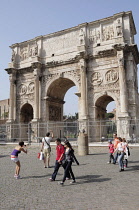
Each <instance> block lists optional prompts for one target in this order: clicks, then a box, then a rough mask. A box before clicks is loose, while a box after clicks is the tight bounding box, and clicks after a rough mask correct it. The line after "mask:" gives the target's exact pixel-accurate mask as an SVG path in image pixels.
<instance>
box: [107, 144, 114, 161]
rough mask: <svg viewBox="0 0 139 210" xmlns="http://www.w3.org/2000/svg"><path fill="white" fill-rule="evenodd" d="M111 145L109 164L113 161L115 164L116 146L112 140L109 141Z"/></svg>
mask: <svg viewBox="0 0 139 210" xmlns="http://www.w3.org/2000/svg"><path fill="white" fill-rule="evenodd" d="M108 143H109V145H108V147H109V162H107V163H111V161H112V160H113V162H114V156H113V153H114V144H113V143H112V141H111V140H109V141H108Z"/></svg>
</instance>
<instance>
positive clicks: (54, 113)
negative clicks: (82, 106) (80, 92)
mask: <svg viewBox="0 0 139 210" xmlns="http://www.w3.org/2000/svg"><path fill="white" fill-rule="evenodd" d="M73 86H76V84H75V83H74V81H72V80H71V79H69V78H64V77H59V78H56V79H55V80H53V81H51V83H49V85H48V86H47V89H46V107H47V113H48V114H49V119H48V120H49V121H62V120H63V104H64V103H65V101H64V97H65V94H66V92H67V91H68V90H69V89H70V88H71V87H73Z"/></svg>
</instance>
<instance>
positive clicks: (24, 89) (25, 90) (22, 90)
mask: <svg viewBox="0 0 139 210" xmlns="http://www.w3.org/2000/svg"><path fill="white" fill-rule="evenodd" d="M26 92H27V86H26V85H23V84H22V85H20V86H19V89H18V93H19V94H20V95H24V94H25V93H26Z"/></svg>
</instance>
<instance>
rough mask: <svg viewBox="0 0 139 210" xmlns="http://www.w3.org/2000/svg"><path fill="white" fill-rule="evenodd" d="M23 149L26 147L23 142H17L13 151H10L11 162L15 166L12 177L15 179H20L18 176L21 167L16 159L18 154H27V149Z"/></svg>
mask: <svg viewBox="0 0 139 210" xmlns="http://www.w3.org/2000/svg"><path fill="white" fill-rule="evenodd" d="M25 147H26V145H24V142H23V141H21V142H19V145H18V146H16V147H15V148H14V150H13V151H12V153H11V160H12V161H13V162H14V163H15V164H16V167H15V175H14V177H15V178H16V179H20V178H21V177H20V175H19V173H20V168H21V165H20V161H19V159H18V154H20V153H21V152H24V153H26V154H27V149H26V150H25V149H24V148H25Z"/></svg>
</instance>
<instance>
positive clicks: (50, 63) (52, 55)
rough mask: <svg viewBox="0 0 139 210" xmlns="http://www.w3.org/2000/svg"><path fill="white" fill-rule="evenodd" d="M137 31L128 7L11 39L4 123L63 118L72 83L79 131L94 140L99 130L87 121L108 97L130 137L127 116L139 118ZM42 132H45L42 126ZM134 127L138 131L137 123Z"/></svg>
mask: <svg viewBox="0 0 139 210" xmlns="http://www.w3.org/2000/svg"><path fill="white" fill-rule="evenodd" d="M135 34H136V28H135V25H134V20H133V16H132V13H131V12H122V13H118V14H115V15H113V16H111V17H108V18H104V19H101V20H98V21H93V22H89V23H83V24H80V25H78V26H75V27H73V28H69V29H66V30H62V31H58V32H56V33H52V34H48V35H45V36H39V37H36V38H33V39H31V40H28V41H25V42H21V43H17V44H13V45H12V46H11V49H12V58H11V63H9V67H8V68H7V69H6V71H7V73H8V74H9V78H10V113H9V120H8V124H9V125H12V124H13V123H20V122H22V123H24V122H31V124H32V127H33V125H36V124H37V123H38V122H46V121H58V122H59V121H62V119H63V104H64V96H65V94H66V92H67V90H68V89H69V88H71V87H72V86H76V87H77V90H78V91H77V93H76V95H77V97H78V102H79V110H78V112H79V127H80V131H81V132H82V130H83V131H84V132H85V133H86V134H88V135H89V136H90V139H89V140H90V141H96V139H94V138H93V136H94V133H95V132H98V131H97V129H96V128H94V129H93V128H91V127H88V122H95V121H97V120H102V119H104V116H105V113H106V106H107V105H108V103H109V102H111V101H115V104H116V120H117V133H118V136H122V137H126V138H130V136H131V134H132V128H131V124H130V122H131V120H132V124H133V123H134V124H136V119H139V106H138V103H139V101H138V82H137V64H138V63H139V52H138V48H137V45H136V44H135V42H134V35H135ZM34 132H36V131H34ZM40 132H41V134H40V135H42V136H43V135H44V133H45V132H46V130H45V131H44V130H43V129H42V131H40ZM99 132H100V131H99ZM134 132H135V133H136V136H138V135H139V129H137V128H136V129H134ZM9 133H10V129H9ZM10 135H11V137H12V132H11V133H10ZM17 135H18V133H17ZM35 135H36V136H38V133H35Z"/></svg>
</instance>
